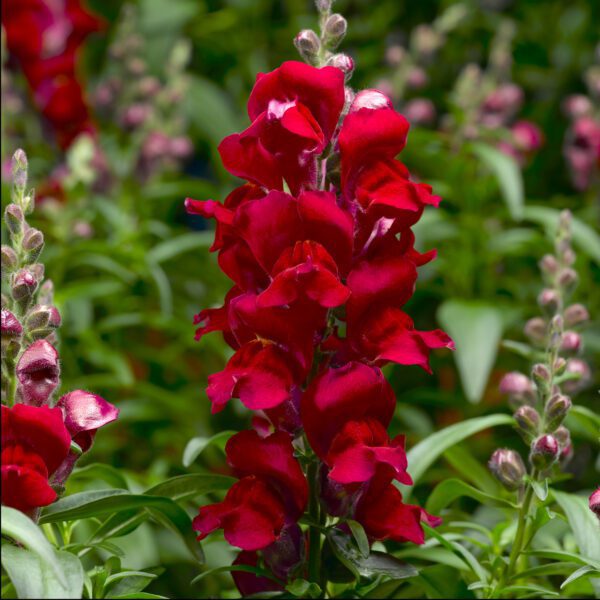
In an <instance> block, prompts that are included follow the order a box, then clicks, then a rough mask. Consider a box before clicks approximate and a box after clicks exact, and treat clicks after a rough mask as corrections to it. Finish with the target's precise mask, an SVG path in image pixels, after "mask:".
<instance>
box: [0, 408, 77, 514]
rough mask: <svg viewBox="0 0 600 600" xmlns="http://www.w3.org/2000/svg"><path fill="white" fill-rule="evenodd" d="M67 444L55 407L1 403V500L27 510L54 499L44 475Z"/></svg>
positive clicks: (64, 454) (52, 469) (57, 461)
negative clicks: (3, 404) (8, 405)
mask: <svg viewBox="0 0 600 600" xmlns="http://www.w3.org/2000/svg"><path fill="white" fill-rule="evenodd" d="M70 445H71V436H70V435H69V432H68V430H67V428H66V427H65V424H64V422H63V418H62V413H61V411H60V409H59V408H49V407H47V406H41V407H38V406H27V405H24V404H16V405H15V406H13V407H12V408H8V407H6V406H2V504H4V505H5V506H12V507H13V508H17V509H19V510H21V511H23V512H26V513H31V511H33V510H34V509H36V508H38V507H40V506H47V505H48V504H51V503H52V502H54V500H55V499H56V492H55V491H54V490H53V489H52V487H51V486H50V483H49V481H48V479H49V477H51V476H52V475H53V474H54V473H55V471H56V470H57V469H58V468H59V467H60V465H61V463H62V462H63V461H64V460H65V459H66V457H67V455H68V453H69V448H70Z"/></svg>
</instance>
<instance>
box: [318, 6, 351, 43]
mask: <svg viewBox="0 0 600 600" xmlns="http://www.w3.org/2000/svg"><path fill="white" fill-rule="evenodd" d="M347 30H348V22H347V21H346V19H344V17H342V15H339V14H337V13H335V14H333V15H331V16H330V17H329V18H328V19H327V21H326V22H325V28H324V39H325V43H326V45H327V46H329V47H330V48H332V49H335V48H337V47H338V46H339V44H340V42H341V41H342V40H343V39H344V37H345V35H346V31H347Z"/></svg>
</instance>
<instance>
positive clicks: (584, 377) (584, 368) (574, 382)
mask: <svg viewBox="0 0 600 600" xmlns="http://www.w3.org/2000/svg"><path fill="white" fill-rule="evenodd" d="M565 374H567V375H571V376H572V377H573V378H572V379H568V380H567V381H565V382H564V383H563V384H562V386H563V389H564V390H565V392H568V393H569V394H575V393H576V392H579V391H581V390H582V389H584V388H586V387H587V386H588V384H589V382H590V381H591V379H592V373H591V371H590V367H589V365H588V364H587V363H586V362H585V361H584V360H581V359H579V358H570V359H569V360H568V361H567V368H566V370H565Z"/></svg>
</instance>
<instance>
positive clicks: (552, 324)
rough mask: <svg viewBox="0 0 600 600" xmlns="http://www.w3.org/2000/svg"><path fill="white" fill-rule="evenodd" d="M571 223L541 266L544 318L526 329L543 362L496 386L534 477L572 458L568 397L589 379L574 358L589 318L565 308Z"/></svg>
mask: <svg viewBox="0 0 600 600" xmlns="http://www.w3.org/2000/svg"><path fill="white" fill-rule="evenodd" d="M571 221H572V217H571V214H570V213H569V211H563V212H562V213H561V215H560V219H559V223H558V228H557V233H556V239H555V249H554V253H553V254H547V255H545V256H544V257H543V258H542V259H541V260H540V263H539V266H540V270H541V272H542V276H543V279H544V283H545V287H544V289H543V290H542V292H541V293H540V294H539V296H538V304H539V306H540V308H541V310H542V311H543V313H544V315H543V316H538V317H534V318H532V319H530V320H529V321H528V322H527V323H526V325H525V329H524V332H525V335H526V337H527V338H528V339H529V342H530V344H531V346H532V347H533V348H532V351H533V352H538V353H539V354H540V356H542V355H543V356H544V357H545V360H544V361H540V362H538V363H536V364H534V365H533V367H532V369H531V375H530V376H527V375H525V374H523V373H519V372H512V373H507V374H506V375H505V376H504V378H503V379H502V381H501V382H500V392H501V393H503V394H506V395H507V396H508V400H509V403H510V404H511V406H513V408H515V409H516V410H515V413H514V419H515V424H516V428H517V430H518V432H519V433H520V435H521V436H522V437H523V439H524V441H525V442H526V443H527V444H528V445H529V447H530V454H529V462H530V464H531V465H532V467H533V468H534V469H535V471H536V472H538V473H543V472H544V471H547V470H548V469H550V468H551V467H552V466H553V465H554V464H556V463H558V462H562V463H564V462H565V461H567V460H568V459H569V458H570V457H571V455H572V447H571V436H570V433H569V430H568V429H567V428H566V427H565V426H564V425H563V421H564V419H565V417H566V416H567V414H568V412H569V410H570V408H571V404H572V402H571V398H570V396H569V395H568V394H573V393H576V392H577V391H579V390H580V389H582V388H583V387H585V386H586V385H587V384H588V383H589V381H590V379H591V375H590V368H589V366H588V365H587V363H586V362H585V361H584V360H583V359H581V358H578V357H577V355H578V354H580V353H581V351H582V347H583V344H582V338H581V333H580V331H579V329H580V327H581V326H582V325H583V324H585V323H586V321H588V319H589V313H588V311H587V309H586V307H585V306H583V305H582V304H569V303H568V299H569V296H570V294H571V293H572V291H573V289H574V287H575V284H576V282H577V272H576V271H575V269H574V268H573V265H574V263H575V258H576V257H575V253H574V252H573V249H572V247H571ZM541 351H543V353H542V352H541ZM498 452H509V451H500V450H498V451H496V453H495V454H494V456H496V455H497V453H498ZM511 452H512V451H511ZM513 460H515V459H514V457H513ZM497 463H498V457H497V456H496V459H495V460H492V461H491V462H490V469H491V470H492V472H493V473H494V474H495V475H496V476H497V478H498V479H499V480H500V481H501V482H502V483H503V484H504V485H505V486H506V487H507V488H508V489H515V488H514V485H512V484H510V485H509V484H507V477H506V476H504V475H499V473H501V471H500V467H499V466H498V465H497Z"/></svg>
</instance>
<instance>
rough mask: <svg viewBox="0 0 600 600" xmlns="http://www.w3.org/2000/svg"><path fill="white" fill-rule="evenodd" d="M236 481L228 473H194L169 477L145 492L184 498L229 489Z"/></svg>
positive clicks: (178, 498)
mask: <svg viewBox="0 0 600 600" xmlns="http://www.w3.org/2000/svg"><path fill="white" fill-rule="evenodd" d="M236 481H237V479H235V478H233V477H228V476H227V475H213V474H212V473H209V474H203V473H192V474H189V475H178V476H177V477H172V478H171V479H167V480H166V481H163V482H161V483H159V484H158V485H155V486H154V487H151V488H150V489H148V490H146V492H144V493H145V494H149V495H152V496H166V497H168V498H172V499H173V500H183V499H187V498H193V497H194V496H199V495H200V494H206V493H207V492H216V491H220V490H228V489H229V488H230V487H231V486H232V485H233V484H234V483H235V482H236Z"/></svg>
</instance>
